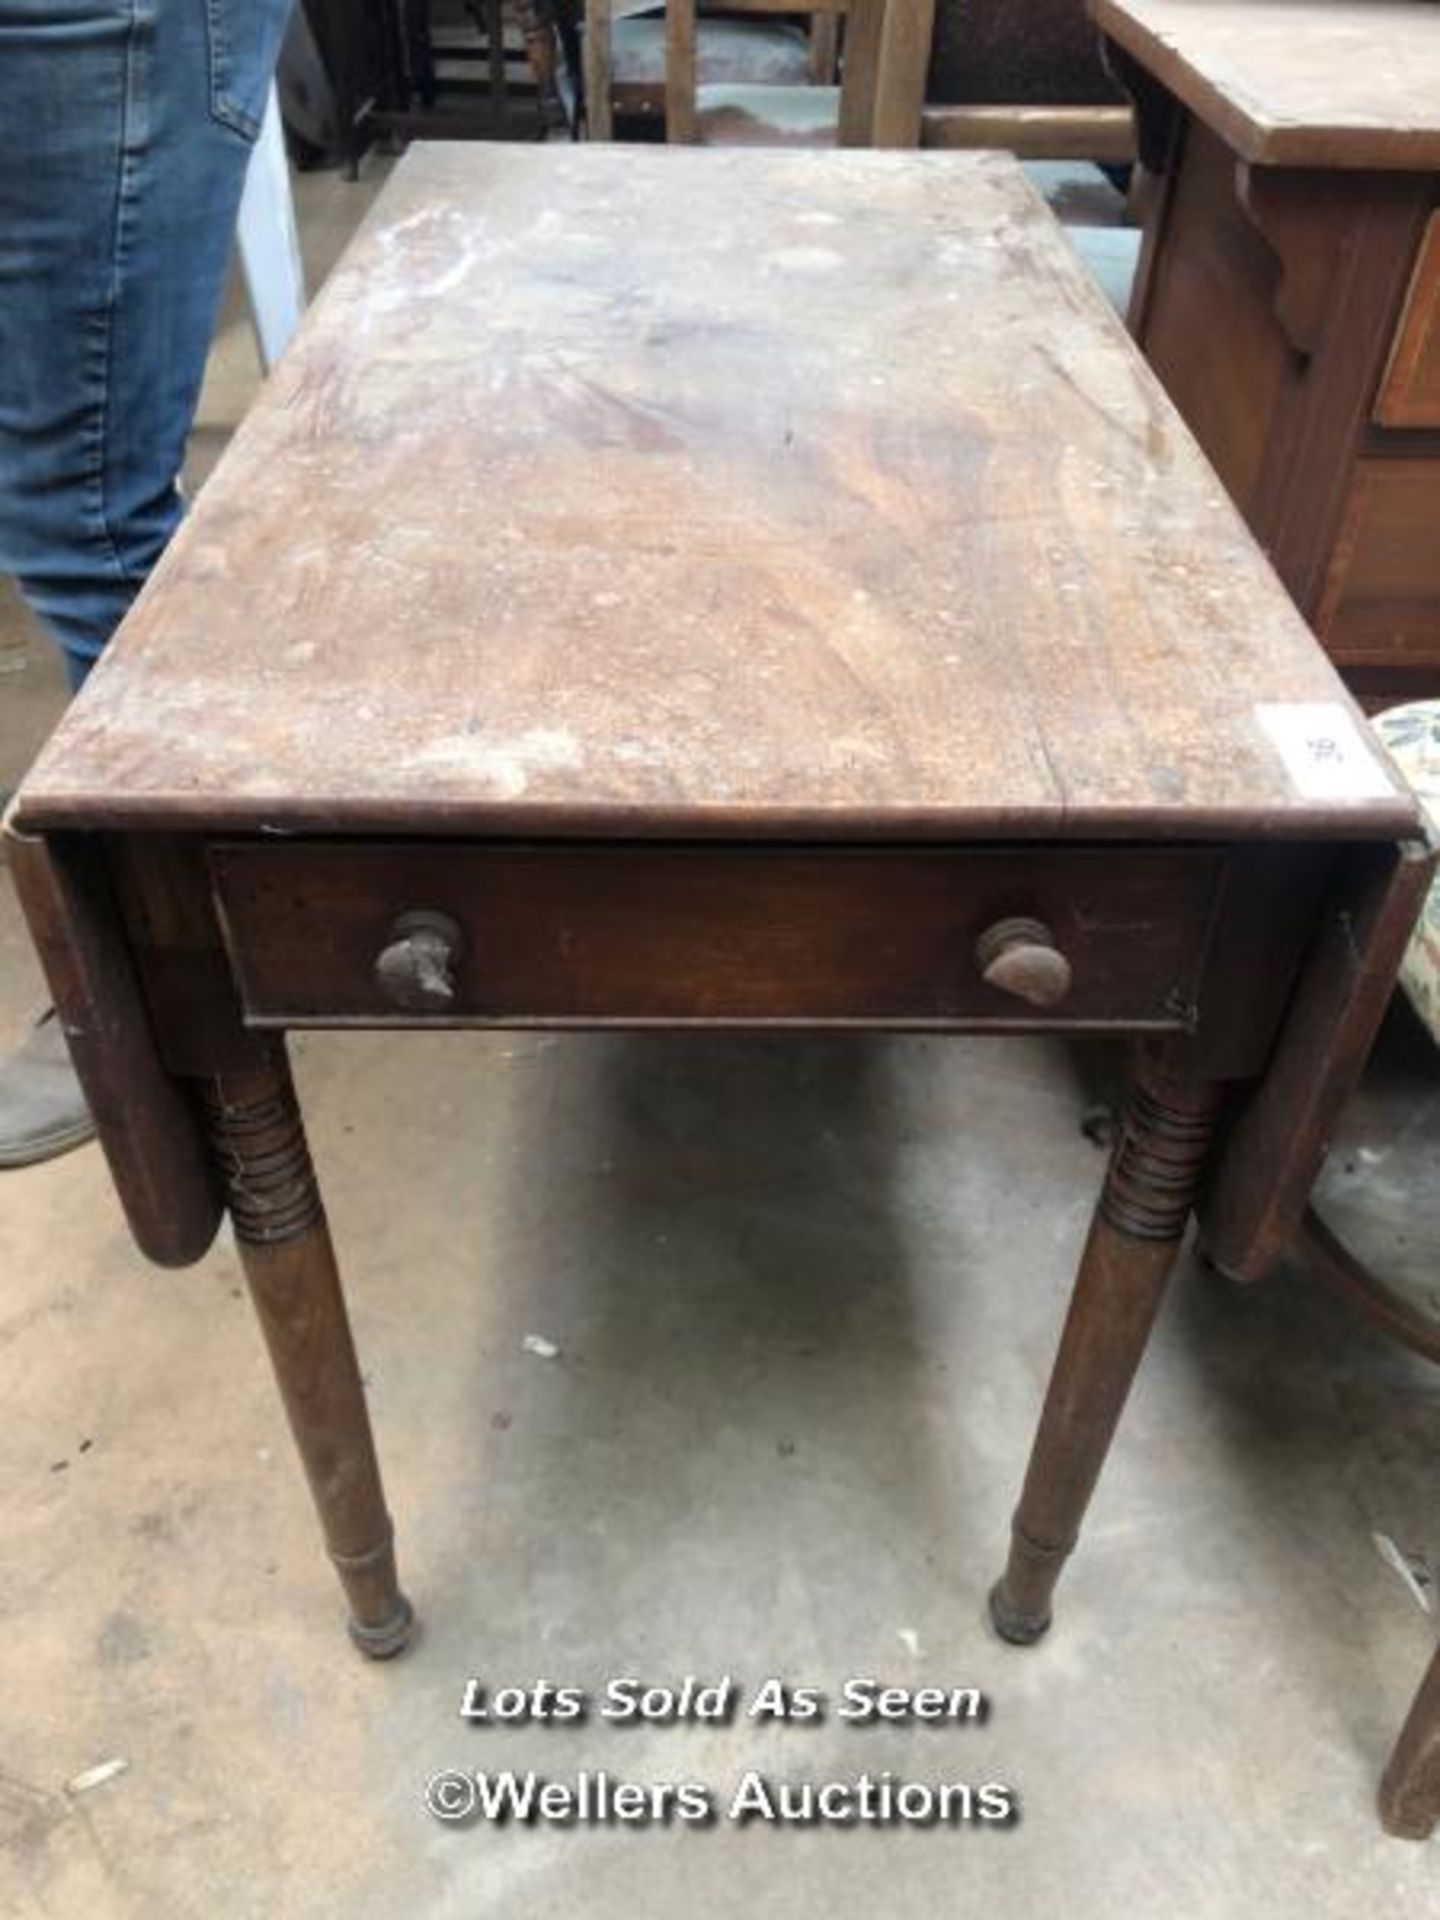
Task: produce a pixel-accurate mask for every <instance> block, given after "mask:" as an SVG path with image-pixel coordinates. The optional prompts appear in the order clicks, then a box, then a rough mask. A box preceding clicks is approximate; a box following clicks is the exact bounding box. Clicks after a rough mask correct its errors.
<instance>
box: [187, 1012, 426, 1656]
mask: <svg viewBox="0 0 1440 1920" xmlns="http://www.w3.org/2000/svg"><path fill="white" fill-rule="evenodd" d="M205 1112H206V1122H207V1126H208V1130H209V1136H210V1145H211V1151H212V1153H213V1155H214V1158H215V1164H216V1166H217V1167H218V1168H219V1170H220V1174H221V1177H222V1179H223V1181H224V1185H225V1194H226V1199H227V1201H228V1204H229V1208H230V1216H231V1219H232V1220H233V1222H234V1225H235V1237H236V1239H237V1241H238V1242H239V1247H240V1258H241V1261H242V1262H243V1264H244V1268H245V1276H246V1279H247V1281H248V1282H249V1287H250V1297H251V1299H252V1300H253V1301H254V1303H255V1311H256V1314H257V1315H258V1316H259V1320H260V1326H261V1330H262V1332H263V1333H264V1335H265V1344H266V1346H267V1347H268V1348H269V1351H270V1360H271V1364H272V1365H273V1367H274V1369H275V1378H276V1381H277V1382H278V1384H279V1387H280V1394H281V1398H282V1399H283V1400H284V1402H285V1412H286V1415H287V1416H288V1418H289V1421H290V1430H291V1432H292V1433H293V1434H294V1436H295V1443H296V1446H297V1447H298V1448H299V1450H300V1458H301V1461H302V1462H303V1464H304V1468H305V1475H306V1478H307V1479H308V1481H309V1483H310V1491H311V1495H312V1496H313V1498H314V1501H315V1505H316V1508H317V1509H318V1511H319V1515H320V1523H321V1525H322V1527H323V1528H324V1531H325V1540H326V1545H327V1546H328V1548H329V1551H330V1558H331V1560H332V1561H333V1562H334V1564H335V1569H336V1571H337V1572H338V1574H339V1576H340V1582H341V1585H342V1586H343V1587H344V1589H345V1594H346V1598H347V1599H348V1600H349V1602H350V1635H351V1638H352V1639H353V1640H354V1642H355V1644H356V1646H357V1647H359V1649H360V1651H361V1652H362V1653H365V1654H369V1655H370V1656H371V1657H372V1658H374V1659H384V1658H386V1657H388V1656H389V1655H390V1654H394V1653H398V1652H399V1651H400V1650H401V1648H402V1647H403V1646H404V1645H405V1644H406V1642H407V1640H408V1639H409V1637H410V1631H411V1627H412V1624H413V1618H412V1614H411V1611H410V1603H409V1602H408V1601H407V1600H406V1598H405V1596H404V1594H403V1593H401V1591H400V1587H399V1583H398V1580H397V1577H396V1571H395V1549H394V1545H393V1534H392V1529H391V1525H390V1516H389V1514H388V1513H387V1512H386V1509H385V1495H384V1492H383V1489H382V1488H381V1484H380V1468H379V1465H378V1463H377V1461H376V1458H375V1443H374V1439H373V1437H372V1435H371V1431H370V1416H369V1412H368V1410H367V1408H366V1405H365V1391H364V1388H363V1386H362V1385H361V1381H360V1369H359V1366H358V1364H357V1362H356V1358H355V1345H354V1341H353V1339H352V1338H351V1333H350V1322H349V1317H348V1316H347V1314H346V1312H345V1301H344V1296H343V1295H342V1293H341V1290H340V1276H339V1273H338V1271H337V1269H336V1265H335V1253H334V1249H333V1247H332V1246H331V1242H330V1232H329V1228H328V1227H327V1226H326V1224H325V1212H324V1207H323V1205H322V1203H321V1199H320V1190H319V1187H318V1186H317V1184H316V1180H315V1173H314V1169H313V1167H312V1166H311V1163H310V1152H309V1148H308V1147H307V1145H306V1142H305V1129H304V1124H303V1122H302V1120H301V1117H300V1109H299V1106H298V1105H297V1103H296V1099H295V1090H294V1087H293V1085H292V1083H291V1079H290V1071H289V1067H288V1065H287V1064H286V1060H285V1056H284V1053H283V1051H282V1050H281V1049H280V1048H279V1047H277V1048H276V1050H275V1053H274V1056H273V1058H272V1060H271V1061H270V1062H269V1063H268V1064H267V1065H265V1066H263V1067H260V1068H257V1069H254V1070H252V1071H248V1072H244V1073H226V1074H220V1075H217V1076H216V1077H215V1078H214V1079H212V1080H211V1081H209V1082H208V1083H207V1086H206V1090H205Z"/></svg>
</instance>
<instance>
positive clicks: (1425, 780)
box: [1372, 700, 1440, 1046]
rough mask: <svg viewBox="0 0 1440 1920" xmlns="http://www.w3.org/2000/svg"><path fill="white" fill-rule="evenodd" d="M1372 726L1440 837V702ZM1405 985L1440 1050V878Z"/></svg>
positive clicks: (1413, 945) (1401, 711)
mask: <svg viewBox="0 0 1440 1920" xmlns="http://www.w3.org/2000/svg"><path fill="white" fill-rule="evenodd" d="M1372 724H1373V725H1374V728H1375V731H1376V732H1377V733H1378V734H1379V736H1380V738H1381V739H1382V740H1383V741H1384V743H1385V745H1386V746H1387V747H1388V748H1389V750H1390V754H1391V757H1392V758H1393V760H1394V761H1395V764H1396V765H1397V766H1398V767H1399V769H1400V771H1401V772H1402V773H1403V774H1404V775H1405V778H1406V779H1407V780H1408V781H1409V782H1410V785H1411V786H1412V787H1413V788H1414V789H1415V797H1416V798H1417V799H1418V800H1419V802H1420V804H1421V806H1422V807H1424V809H1425V811H1426V813H1427V814H1428V815H1429V816H1430V821H1431V824H1432V825H1433V826H1434V827H1435V829H1436V831H1437V832H1440V700H1416V701H1413V702H1412V703H1411V704H1410V705H1409V706H1405V707H1392V708H1391V709H1390V711H1389V712H1388V713H1377V714H1376V715H1375V718H1374V721H1373V723H1372ZM1400 984H1401V986H1402V987H1404V989H1405V991H1406V993H1407V994H1408V995H1409V997H1410V1004H1411V1005H1412V1006H1413V1007H1414V1009H1415V1011H1416V1013H1418V1014H1419V1016H1420V1018H1421V1019H1422V1020H1423V1021H1424V1022H1425V1025H1426V1026H1427V1027H1428V1028H1429V1029H1430V1037H1431V1039H1432V1040H1434V1041H1435V1043H1436V1045H1437V1046H1440V879H1437V880H1436V882H1435V884H1434V886H1432V887H1431V889H1430V892H1429V894H1428V896H1427V898H1426V901H1425V905H1424V908H1423V909H1422V911H1421V914H1420V919H1419V921H1418V923H1417V924H1416V928H1415V931H1414V933H1413V934H1412V935H1411V936H1410V945H1409V947H1408V948H1407V949H1406V953H1405V961H1404V965H1403V966H1402V967H1401V969H1400Z"/></svg>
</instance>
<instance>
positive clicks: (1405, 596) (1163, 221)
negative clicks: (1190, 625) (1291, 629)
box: [1092, 0, 1440, 705]
mask: <svg viewBox="0 0 1440 1920" xmlns="http://www.w3.org/2000/svg"><path fill="white" fill-rule="evenodd" d="M1092 4H1093V12H1094V16H1095V19H1096V21H1097V23H1098V24H1099V26H1100V27H1101V28H1102V30H1103V31H1104V33H1105V34H1106V36H1107V37H1108V43H1109V50H1110V62H1111V65H1112V67H1113V68H1114V70H1115V72H1116V73H1117V75H1118V76H1119V77H1120V78H1121V79H1122V80H1124V81H1125V83H1126V85H1127V86H1128V87H1129V89H1130V91H1131V93H1132V94H1133V96H1134V98H1135V101H1136V103H1137V106H1138V109H1139V114H1140V122H1141V151H1142V156H1143V158H1144V160H1145V163H1146V165H1147V166H1148V167H1149V168H1151V169H1152V170H1154V171H1155V172H1156V173H1159V174H1160V175H1162V176H1163V185H1162V190H1161V191H1160V192H1159V193H1157V194H1156V195H1155V196H1154V197H1153V199H1152V201H1151V205H1150V213H1149V219H1148V224H1147V230H1146V236H1145V246H1144V249H1143V251H1142V254H1141V262H1140V274H1139V278H1138V281H1137V284H1136V288H1135V295H1134V302H1133V306H1132V308H1131V314H1130V324H1131V328H1132V331H1133V332H1134V334H1135V337H1136V339H1137V340H1139V342H1140V344H1141V346H1142V347H1143V348H1144V350H1145V353H1146V356H1147V357H1148V359H1149V360H1150V362H1151V364H1152V366H1154V368H1155V369H1156V371H1157V372H1158V373H1159V375H1160V377H1161V379H1162V381H1163V382H1164V384H1165V387H1166V389H1167V391H1168V392H1169V394H1170V395H1171V397H1172V399H1173V400H1174V401H1175V403H1176V405H1177V406H1178V407H1179V409H1180V411H1181V413H1183V414H1184V416H1185V418H1186V420H1187V421H1188V422H1189V423H1190V425H1191V427H1192V428H1193V429H1194V432H1195V434H1196V437H1197V438H1198V439H1199V441H1200V444H1201V445H1202V446H1203V447H1204V449H1205V451H1206V453H1207V454H1208V455H1209V456H1210V459H1211V460H1212V461H1213V462H1214V464H1215V468H1216V470H1217V472H1218V473H1219V474H1220V476H1221V478H1222V479H1223V480H1224V482H1225V485H1226V486H1227V488H1228V489H1229V491H1230V493H1231V495H1232V497H1233V498H1234V499H1235V500H1236V501H1237V502H1238V504H1239V506H1240V508H1241V511H1242V512H1243V513H1244V515H1245V517H1246V519H1247V520H1248V521H1249V523H1250V525H1251V527H1252V528H1253V529H1254V531H1255V533H1256V534H1257V536H1258V537H1259V539H1260V542H1261V544H1262V546H1264V547H1265V548H1266V550H1267V551H1268V553H1269V554H1270V557H1271V559H1272V560H1273V561H1274V563H1275V566H1276V568H1277V570H1278V571H1279V574H1280V577H1281V578H1282V580H1284V582H1285V584H1286V586H1287V587H1289V589H1290V591H1291V593H1292V594H1293V595H1294V597H1295V600H1296V603H1297V604H1298V606H1299V607H1300V609H1301V611H1302V612H1303V613H1304V614H1305V615H1306V617H1307V619H1309V620H1310V622H1311V623H1312V625H1313V626H1314V627H1315V629H1316V631H1317V632H1318V633H1319V635H1320V638H1321V640H1322V642H1323V643H1324V645H1325V647H1326V650H1327V651H1328V652H1329V654H1330V656H1331V658H1332V659H1333V660H1334V661H1335V663H1336V664H1337V666H1339V667H1340V669H1341V671H1342V672H1343V673H1344V675H1345V677H1346V679H1347V680H1348V682H1349V683H1350V685H1351V687H1352V688H1353V689H1354V690H1355V691H1356V692H1357V693H1358V694H1360V695H1361V697H1362V698H1363V699H1365V701H1366V702H1367V704H1377V705H1378V704H1387V703H1389V702H1391V701H1393V700H1394V699H1396V698H1398V697H1405V696H1412V695H1415V694H1420V693H1425V694H1433V693H1435V692H1436V691H1437V690H1440V536H1437V528H1440V220H1437V215H1436V207H1437V202H1440V7H1436V6H1434V5H1432V4H1420V3H1416V0H1409V3H1407V0H1398V3H1396V0H1340V3H1338V4H1337V3H1335V0H1243V3H1241V0H1236V3H1235V4H1230V3H1229V0H1092Z"/></svg>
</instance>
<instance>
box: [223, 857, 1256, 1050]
mask: <svg viewBox="0 0 1440 1920" xmlns="http://www.w3.org/2000/svg"><path fill="white" fill-rule="evenodd" d="M210 859H211V873H212V878H213V883H214V887H215V893H216V898H217V902H218V905H219V909H220V914H221V919H222V922H223V925H224V928H225V938H226V942H227V944H228V947H229V952H230V960H231V966H232V968H233V971H234V974H235V977H236V979H237V981H238V983H239V988H240V993H241V997H242V1001H243V1005H244V1010H245V1014H246V1018H247V1020H248V1021H249V1022H250V1023H251V1024H253V1025H260V1026H263V1025H281V1026H285V1025H296V1026H345V1025H362V1026H384V1025H405V1026H430V1025H439V1026H464V1025H483V1024H485V1023H490V1022H493V1023H496V1024H509V1025H531V1024H535V1025H557V1026H563V1025H644V1024H647V1023H655V1024H685V1023H688V1022H703V1023H716V1024H727V1023H728V1024H734V1025H764V1024H767V1023H775V1024H805V1025H816V1024H819V1025H827V1024H834V1025H845V1024H848V1023H852V1022H853V1023H856V1024H862V1025H871V1026H873V1025H877V1024H880V1025H897V1026H904V1025H907V1024H913V1025H917V1026H931V1027H933V1026H947V1025H966V1026H989V1025H994V1026H996V1027H1016V1026H1020V1027H1023V1026H1033V1025H1043V1026H1045V1027H1047V1028H1056V1029H1065V1030H1074V1029H1085V1028H1091V1027H1103V1026H1109V1025H1112V1024H1118V1025H1122V1026H1125V1027H1127V1028H1136V1029H1145V1028H1153V1029H1176V1028H1181V1027H1185V1026H1187V1025H1188V1024H1189V1023H1190V1021H1191V1019H1192V1018H1193V1013H1192V1009H1193V1006H1194V1002H1195V999H1196V995H1197V990H1198V981H1199V978H1200V971H1201V965H1202V962H1203V959H1204V955H1205V948H1206V944H1207V938H1208V933H1209V927H1210V922H1211V918H1212V914H1213V910H1214V905H1215V902H1216V899H1217V897H1218V892H1219V887H1220V882H1221V876H1222V873H1223V869H1224V865H1225V861H1224V856H1223V854H1222V853H1220V852H1217V851H1215V850H1213V849H1206V848H1180V849H1144V848H1142V849H1136V848H1125V847H1118V846H1117V847H1111V848H1094V849H1086V848H1081V849H1077V850H1073V851H1070V850H1038V849H1037V850H1034V851H1031V850H1027V849H1023V848H1022V849H1014V848H996V849H993V850H983V851H976V850H960V851H954V852H950V851H934V850H920V849H916V850H894V851H891V850H885V851H876V850H865V849H854V850H851V849H833V848H826V849H818V848H817V849H814V850H806V849H797V848H786V849H778V848H777V849H771V848H723V847H715V846H713V845H708V846H703V847H674V846H649V847H645V846H633V845H630V846H609V845H605V846H588V847H573V846H562V845H546V846H528V847H521V846H515V847H496V846H485V847H476V846H469V845H459V844H456V845H450V844H443V843H441V844H436V843H433V842H426V843H424V844H400V843H394V842H390V843H381V844H371V843H347V842H343V841H337V842H327V843H314V842H289V843H285V844H282V845H276V844H273V843H268V842H267V843H256V842H252V841H244V842H231V843H226V844H220V845H216V846H214V847H212V849H211V854H210ZM417 916H418V918H419V921H420V923H421V924H422V925H424V924H429V921H430V920H432V919H437V918H438V920H439V921H440V923H441V924H442V925H448V926H449V927H450V928H451V929H452V931H453V933H454V934H455V935H458V950H457V951H454V952H453V953H451V954H449V955H448V956H447V964H446V968H445V974H446V982H447V985H448V988H449V997H448V999H447V1000H446V1002H445V1004H444V1005H443V1006H441V1007H438V1008H435V1009H433V1010H426V1009H423V1008H416V1007H415V1006H414V1005H413V1004H405V1005H398V1006H397V1004H396V1001H395V997H394V983H393V979H392V978H391V977H390V976H389V975H386V977H385V978H384V979H383V980H382V977H381V973H380V972H377V961H378V960H379V959H380V956H381V955H382V954H385V953H386V952H387V950H388V951H389V952H391V953H393V952H394V945H393V943H394V941H395V939H396V923H397V922H401V923H402V929H403V927H405V926H413V925H414V924H416V917H417ZM1015 917H1023V918H1026V919H1031V920H1034V921H1038V922H1042V923H1043V924H1044V926H1045V927H1046V928H1047V929H1048V930H1049V931H1050V933H1051V934H1052V935H1053V937H1054V942H1055V945H1056V947H1057V948H1058V949H1059V951H1060V952H1061V954H1063V956H1064V958H1065V961H1066V962H1067V963H1068V966H1069V969H1070V976H1071V978H1070V985H1069V989H1068V991H1067V992H1065V994H1064V996H1063V999H1061V1000H1060V1001H1058V1002H1057V1003H1056V1004H1054V1005H1053V1006H1051V1007H1049V1008H1047V1009H1045V1010H1040V1009H1037V1008H1036V1007H1035V1006H1033V1005H1027V1004H1026V1003H1025V1002H1024V1001H1022V1000H1019V999H1016V998H1014V997H1013V996H1012V995H1011V994H1010V993H1007V992H1004V991H1001V990H1000V989H999V988H997V987H994V986H991V985H989V984H987V982H986V981H985V979H983V978H982V976H981V970H980V965H981V963H980V962H979V961H978V960H977V956H976V943H977V940H979V938H980V936H981V935H982V934H984V933H985V932H986V930H987V929H992V928H994V926H995V924H996V923H997V922H1002V921H1006V920H1008V919H1011V918H1015ZM387 964H388V963H387Z"/></svg>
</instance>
